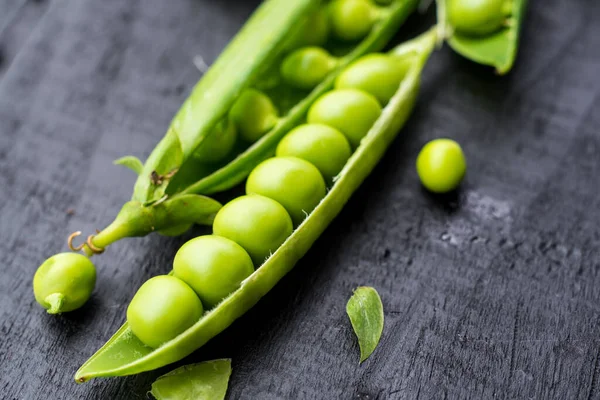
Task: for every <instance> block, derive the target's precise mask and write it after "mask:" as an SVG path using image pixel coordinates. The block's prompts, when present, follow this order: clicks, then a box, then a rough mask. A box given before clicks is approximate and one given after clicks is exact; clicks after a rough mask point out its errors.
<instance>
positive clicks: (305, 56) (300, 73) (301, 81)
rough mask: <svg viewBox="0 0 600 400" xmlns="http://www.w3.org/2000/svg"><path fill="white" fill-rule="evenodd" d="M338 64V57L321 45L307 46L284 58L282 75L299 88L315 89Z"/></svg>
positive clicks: (285, 79)
mask: <svg viewBox="0 0 600 400" xmlns="http://www.w3.org/2000/svg"><path fill="white" fill-rule="evenodd" d="M336 65H337V59H336V58H334V57H332V56H331V54H329V53H328V52H327V51H326V50H324V49H322V48H321V47H305V48H302V49H299V50H296V51H295V52H293V53H291V54H290V55H288V56H287V57H286V58H285V60H283V63H282V64H281V77H282V78H283V80H284V81H286V82H287V83H288V84H290V85H292V86H294V87H296V88H298V89H307V90H308V89H313V88H315V87H316V86H317V85H318V84H319V83H321V82H323V80H324V79H325V77H326V76H327V75H328V74H329V73H330V72H331V71H332V70H333V69H334V68H335V67H336Z"/></svg>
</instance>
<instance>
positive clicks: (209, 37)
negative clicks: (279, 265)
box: [0, 0, 600, 400]
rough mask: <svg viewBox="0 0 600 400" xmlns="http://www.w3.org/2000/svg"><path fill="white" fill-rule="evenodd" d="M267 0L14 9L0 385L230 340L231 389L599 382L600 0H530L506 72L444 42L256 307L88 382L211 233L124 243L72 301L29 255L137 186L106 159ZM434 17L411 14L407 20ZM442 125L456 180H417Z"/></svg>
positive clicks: (481, 389) (147, 143)
mask: <svg viewBox="0 0 600 400" xmlns="http://www.w3.org/2000/svg"><path fill="white" fill-rule="evenodd" d="M257 3H258V0H253V1H243V0H237V1H234V0H228V1H219V2H216V1H210V0H173V1H170V2H165V1H162V0H144V1H141V0H128V1H119V0H104V1H101V2H100V1H94V0H80V1H68V0H52V1H47V2H46V4H45V5H43V4H36V5H35V6H36V7H41V6H42V5H43V6H44V7H46V8H44V9H43V12H41V11H38V13H37V14H35V13H32V15H37V16H38V17H35V18H33V17H32V18H21V19H17V20H16V22H14V23H13V24H12V25H11V28H10V30H11V31H12V32H22V34H21V35H20V36H18V37H19V38H20V39H18V40H16V41H13V42H12V43H17V44H18V46H17V45H15V46H14V47H11V48H13V49H15V51H14V52H12V53H11V54H13V55H12V56H11V57H10V63H9V64H7V65H6V66H5V67H2V66H0V73H1V75H0V188H1V189H0V254H2V262H1V263H0V273H1V277H0V388H2V396H1V397H2V398H6V399H27V400H29V399H145V398H146V392H147V391H148V390H149V388H150V384H151V382H152V381H153V380H154V379H155V378H156V377H158V376H159V375H161V374H163V373H166V372H168V371H169V370H172V369H174V368H175V367H176V366H179V365H183V364H185V363H191V362H198V361H201V360H207V359H213V358H222V357H231V358H232V359H233V375H232V378H231V382H230V389H229V398H231V399H265V400H269V399H444V398H449V399H487V398H500V399H528V398H532V399H547V398H552V399H582V400H587V399H598V398H600V386H599V378H600V377H599V373H600V371H599V365H600V362H599V359H600V339H599V338H600V318H599V315H600V305H599V304H600V302H599V300H600V285H599V283H600V196H599V195H598V191H599V187H600V185H599V184H600V80H599V79H598V71H599V70H600V51H599V49H600V26H599V25H598V24H597V21H599V20H600V3H599V2H597V1H595V0H572V1H568V2H567V1H562V0H547V1H544V2H536V1H531V6H530V9H529V11H528V13H527V20H526V25H525V29H524V32H523V42H522V47H521V51H520V55H519V59H518V62H517V65H516V68H515V69H514V71H513V72H512V73H511V74H510V75H509V76H506V77H502V78H499V77H495V76H494V75H493V74H492V73H491V71H490V70H489V69H486V68H483V67H479V66H476V65H474V64H471V63H469V62H467V61H465V60H463V59H461V58H459V57H458V56H456V55H454V54H452V53H451V51H450V50H449V49H447V48H444V49H443V50H441V51H440V52H438V53H437V54H435V55H434V56H433V58H432V60H431V63H430V65H429V66H428V67H427V70H426V74H425V77H424V85H423V92H422V96H421V98H420V100H419V103H418V107H417V109H416V111H415V114H414V115H413V117H412V118H411V120H410V122H409V124H408V126H407V127H406V129H404V131H403V132H402V133H401V135H400V136H399V138H398V140H396V141H395V143H394V144H393V145H392V147H391V149H390V151H389V152H388V154H387V156H386V157H385V158H384V159H383V160H382V162H381V163H380V165H379V166H378V167H377V169H376V170H375V171H374V172H373V174H372V176H371V177H370V178H369V179H368V180H367V181H366V182H365V184H364V185H363V186H362V187H361V189H360V190H359V192H358V193H357V194H356V195H355V196H354V197H353V199H352V200H351V201H350V203H349V204H348V205H347V207H346V208H345V209H344V211H343V212H342V214H341V215H340V216H339V217H338V218H337V219H336V221H335V222H334V223H333V224H332V226H331V227H330V228H329V229H328V230H327V231H326V233H325V234H324V235H323V236H322V238H320V239H319V241H318V242H317V243H316V245H315V246H314V248H313V249H312V250H311V251H310V253H309V254H308V255H307V256H306V257H305V258H304V259H303V260H302V261H301V262H300V263H299V264H298V266H297V267H296V269H295V270H294V271H293V272H292V273H291V274H290V275H288V276H287V277H286V278H285V279H284V280H283V281H282V282H281V283H280V284H279V285H278V286H277V287H276V288H275V289H274V290H273V291H272V292H271V293H270V294H269V295H268V296H267V297H265V298H264V299H263V300H262V301H261V302H260V303H259V304H258V305H257V306H256V307H255V308H254V309H253V310H252V311H251V312H249V313H248V314H247V315H246V316H244V317H243V318H242V319H241V320H239V321H238V322H236V323H235V324H234V325H233V326H232V327H231V328H230V329H228V330H227V331H226V332H224V333H223V334H222V335H220V336H219V337H217V338H216V339H214V340H213V341H212V342H210V343H209V345H207V346H205V347H204V348H203V349H201V350H199V351H198V352H196V353H195V354H193V355H192V356H190V357H188V358H187V359H186V360H184V361H183V362H181V363H179V364H176V365H173V366H171V367H168V368H163V369H161V370H158V371H154V372H151V373H146V374H142V375H138V376H134V377H128V378H118V379H105V380H95V381H92V382H91V383H88V384H85V385H76V384H75V383H73V381H72V376H73V373H74V372H75V370H76V369H77V368H78V367H79V366H80V365H81V363H83V362H84V361H85V360H86V359H87V357H89V356H90V355H91V354H92V353H93V352H94V351H95V350H96V349H97V348H98V347H99V346H101V345H102V344H103V343H104V342H105V341H106V339H108V338H109V337H110V335H111V334H112V333H113V332H114V331H115V330H116V329H117V328H118V327H119V326H120V324H121V323H122V322H123V321H124V318H125V310H126V307H127V304H128V301H129V300H130V299H131V297H132V296H133V294H134V293H135V291H136V289H137V288H138V287H139V286H140V285H141V283H142V282H144V281H145V280H146V279H148V278H149V277H151V276H153V275H157V274H161V273H164V272H166V271H168V270H169V269H170V263H171V260H172V258H173V255H174V254H175V252H176V250H177V248H178V246H180V245H181V244H182V243H183V242H184V241H185V240H186V239H189V238H190V237H192V235H194V234H199V233H201V232H202V231H201V230H196V231H195V232H192V233H189V234H188V235H186V236H185V237H182V238H177V239H167V238H163V237H160V236H156V235H155V236H150V237H147V238H143V239H131V240H126V241H123V242H121V243H118V244H116V245H114V246H112V247H111V248H110V250H109V251H108V252H107V253H106V254H104V255H102V256H101V257H99V258H97V259H96V260H95V262H96V265H97V267H98V269H99V279H98V284H97V288H96V291H95V293H94V295H93V297H92V299H91V301H90V302H89V303H88V304H87V305H86V306H85V307H84V308H83V309H82V310H80V311H77V312H74V313H71V314H68V315H63V316H60V317H53V316H49V315H46V314H45V313H44V312H43V310H41V309H40V308H39V307H38V306H37V304H36V303H35V301H34V299H33V295H32V292H31V279H32V277H33V273H34V271H35V269H36V268H37V266H38V265H39V264H40V263H41V262H42V261H43V260H44V259H45V258H46V257H47V256H50V255H52V254H54V253H56V252H59V251H63V250H65V249H66V246H65V239H66V236H67V235H68V234H69V233H70V232H72V231H75V230H83V231H85V232H93V229H94V228H97V227H101V226H103V225H105V224H107V223H108V222H109V221H110V220H111V217H112V216H114V214H115V213H116V211H117V210H118V209H119V207H120V205H121V204H122V203H123V202H124V201H126V200H127V199H128V198H129V196H130V194H131V188H132V185H133V182H134V176H133V174H132V173H130V172H128V171H127V170H124V169H121V168H118V167H113V166H112V165H111V162H112V160H113V159H116V158H118V157H120V156H122V155H126V154H134V155H136V156H139V157H141V158H144V157H146V156H147V155H148V154H149V152H150V150H151V149H152V148H153V146H154V145H155V144H156V142H157V141H158V140H159V139H160V138H161V137H162V135H163V134H164V131H165V129H166V127H167V125H168V123H169V121H170V118H171V117H172V116H173V115H174V113H175V111H176V110H177V108H178V107H179V105H180V104H181V103H182V101H183V100H184V98H185V97H186V95H187V93H189V91H190V89H191V87H192V85H193V84H194V83H195V82H196V80H197V79H198V78H199V72H198V71H197V69H196V68H195V67H194V65H193V63H192V59H193V58H194V56H196V55H201V56H202V57H203V59H204V60H206V61H207V62H211V61H212V60H214V58H215V57H216V56H217V55H218V54H219V52H220V51H221V50H222V49H223V47H224V46H225V44H226V43H227V41H228V40H229V39H230V38H231V37H232V36H233V34H234V33H235V32H236V31H237V29H239V27H240V26H241V24H242V23H243V21H244V20H245V19H246V17H247V16H248V15H249V13H250V12H251V11H252V9H253V8H254V7H255V6H256V4H257ZM11 4H13V3H11V2H10V1H0V7H2V8H0V15H5V11H6V12H8V11H9V8H10V7H11ZM428 21H429V22H430V20H428ZM427 26H428V25H427V23H426V22H425V21H424V20H423V19H420V18H416V17H415V18H413V19H412V20H411V22H410V24H409V26H408V27H407V28H406V29H405V30H404V33H403V37H407V36H408V35H409V34H412V33H416V32H418V31H422V30H424V29H425V27H427ZM8 38H9V35H7V34H0V45H1V44H2V43H3V41H4V43H6V41H7V40H8ZM11 46H12V45H11ZM17 50H18V51H17ZM437 137H451V138H454V139H456V140H458V141H459V142H460V143H461V144H463V146H464V150H465V152H466V155H467V159H468V163H469V170H468V178H467V182H466V184H465V185H464V186H463V188H462V189H461V190H460V192H459V193H457V194H455V195H451V196H444V197H433V196H430V195H428V194H427V193H425V192H424V191H423V190H421V188H420V186H419V183H418V179H417V176H416V173H415V170H414V161H415V158H416V154H417V152H418V150H419V149H420V147H421V146H422V145H423V144H424V143H425V142H426V141H428V140H430V139H433V138H437ZM69 209H72V210H74V215H70V214H71V213H68V212H67V210H69ZM359 285H370V286H373V287H375V288H377V290H378V291H379V293H380V295H381V297H382V300H383V303H384V307H385V313H386V324H385V328H384V332H383V336H382V341H381V343H380V346H379V347H378V348H377V350H376V351H375V353H373V355H372V356H371V358H369V360H367V361H366V362H365V363H364V364H363V365H362V366H359V365H358V363H357V362H356V360H357V357H358V351H359V350H358V345H357V344H356V340H355V338H354V337H353V333H352V328H351V326H350V323H349V321H348V319H347V316H346V315H345V311H344V307H345V304H346V302H347V300H348V298H349V297H350V295H351V294H352V290H353V289H354V288H355V287H357V286H359Z"/></svg>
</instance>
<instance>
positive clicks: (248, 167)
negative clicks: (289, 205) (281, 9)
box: [182, 0, 418, 195]
mask: <svg viewBox="0 0 600 400" xmlns="http://www.w3.org/2000/svg"><path fill="white" fill-rule="evenodd" d="M286 4H287V3H286ZM417 5H418V1H417V0H400V1H396V2H395V3H394V4H393V5H391V6H390V8H389V10H388V12H387V13H386V16H385V18H384V19H382V20H381V21H380V22H379V23H378V24H377V25H376V26H375V27H374V29H373V30H372V32H371V33H370V34H369V36H368V37H367V38H366V39H365V40H363V41H362V42H361V43H360V44H359V45H358V46H357V47H356V48H355V49H354V50H353V51H351V52H350V53H349V54H347V55H346V56H344V57H343V58H341V59H340V60H339V61H338V63H337V67H336V68H335V69H334V70H333V71H332V72H331V74H330V75H329V76H328V77H327V78H326V79H325V80H324V81H323V82H322V83H321V84H320V85H319V86H317V87H316V88H315V89H314V90H313V91H312V92H311V93H310V94H309V95H308V96H306V97H305V98H304V99H303V100H301V101H300V102H299V103H298V104H296V105H295V106H294V107H293V108H292V109H291V110H290V111H289V112H288V114H287V115H286V116H285V117H284V118H282V119H281V120H280V121H279V123H278V124H277V125H276V126H275V127H274V128H273V129H272V130H271V131H270V132H269V133H267V134H266V135H265V136H263V137H262V138H261V139H260V140H259V141H257V142H256V143H254V144H253V145H252V146H250V147H249V148H248V149H247V150H246V151H244V152H243V153H241V154H240V155H238V156H237V157H236V158H235V159H234V160H233V161H231V162H230V163H228V164H227V165H225V166H224V167H222V168H220V169H218V170H217V171H215V172H213V173H212V174H210V175H208V176H206V177H204V178H202V179H200V180H199V181H198V182H196V183H194V184H192V185H190V186H189V187H187V188H186V189H184V190H183V191H182V193H198V194H206V195H208V194H212V193H217V192H220V191H224V190H227V189H230V188H232V187H234V186H235V185H237V184H239V183H240V182H242V181H243V180H244V179H245V178H246V177H247V176H248V174H249V173H250V171H252V169H254V167H256V166H257V165H258V164H260V162H261V161H264V160H266V159H267V158H269V157H271V156H272V155H273V154H275V148H276V147H277V144H278V143H279V142H280V140H281V139H282V138H283V136H285V134H287V133H288V132H289V131H290V130H291V129H292V128H294V127H295V126H297V125H298V124H299V123H300V122H301V121H302V119H303V118H304V117H305V116H306V113H307V111H308V109H309V108H310V106H311V105H312V104H313V103H314V102H315V101H316V100H317V99H318V98H319V97H321V96H322V95H323V94H324V93H326V92H327V91H329V90H331V88H332V87H333V85H334V83H335V79H336V77H337V76H338V75H339V73H340V72H341V71H343V70H344V69H345V68H346V67H347V66H348V65H349V64H351V63H352V62H354V61H356V60H357V59H359V58H360V57H362V56H364V55H365V54H368V53H372V52H376V51H379V50H381V49H382V48H384V47H385V45H386V44H387V43H388V42H389V40H390V39H391V38H392V37H393V36H394V34H395V33H396V31H397V30H398V26H400V25H401V24H402V23H403V22H404V21H405V20H406V18H407V17H408V16H409V15H410V14H411V13H412V12H413V11H414V10H415V9H416V7H417Z"/></svg>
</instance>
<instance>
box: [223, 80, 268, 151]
mask: <svg viewBox="0 0 600 400" xmlns="http://www.w3.org/2000/svg"><path fill="white" fill-rule="evenodd" d="M230 118H231V119H232V121H233V122H234V123H235V124H236V126H237V129H238V132H239V134H240V136H241V137H242V138H243V139H244V140H245V141H247V142H250V143H254V142H256V141H257V140H258V139H260V138H261V137H263V135H264V134H265V133H267V132H268V131H270V130H271V128H273V127H274V126H275V125H276V124H277V121H278V113H277V109H276V108H275V106H274V105H273V103H272V102H271V99H269V97H268V96H267V95H265V94H264V93H262V92H259V91H258V90H255V89H248V90H246V91H244V92H243V93H242V94H241V95H240V97H239V98H238V99H237V101H236V102H235V104H234V105H233V107H232V108H231V112H230Z"/></svg>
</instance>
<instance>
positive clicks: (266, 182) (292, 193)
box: [246, 157, 326, 225]
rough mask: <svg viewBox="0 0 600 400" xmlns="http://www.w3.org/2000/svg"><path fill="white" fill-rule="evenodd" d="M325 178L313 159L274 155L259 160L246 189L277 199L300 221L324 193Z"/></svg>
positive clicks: (296, 223)
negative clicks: (306, 159) (313, 162)
mask: <svg viewBox="0 0 600 400" xmlns="http://www.w3.org/2000/svg"><path fill="white" fill-rule="evenodd" d="M325 192H326V188H325V181H324V180H323V177H322V176H321V173H320V172H319V170H318V169H317V167H315V166H314V165H312V164H311V163H309V162H308V161H305V160H302V159H300V158H297V157H275V158H271V159H268V160H266V161H264V162H263V163H261V164H259V165H258V166H257V167H256V168H255V169H254V170H253V171H252V172H251V173H250V176H249V177H248V181H247V182H246V193H248V194H260V195H262V196H265V197H268V198H270V199H273V200H275V201H277V202H278V203H279V204H281V205H282V206H283V207H284V208H285V209H286V211H287V212H288V213H289V214H290V216H291V217H292V221H293V222H294V224H295V225H299V224H300V223H301V222H302V221H303V220H304V219H305V218H306V216H307V215H308V214H310V213H311V212H312V210H313V209H314V208H315V207H316V206H317V204H319V202H320V201H321V199H323V197H325Z"/></svg>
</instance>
